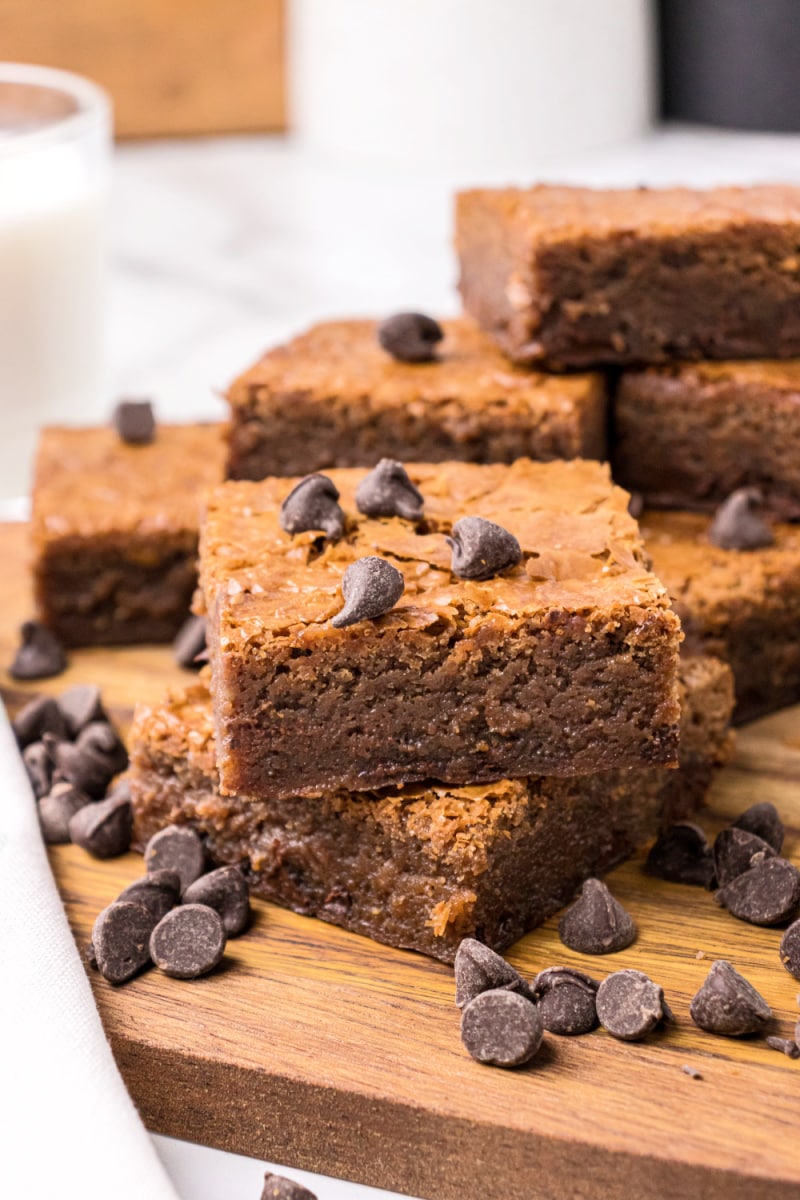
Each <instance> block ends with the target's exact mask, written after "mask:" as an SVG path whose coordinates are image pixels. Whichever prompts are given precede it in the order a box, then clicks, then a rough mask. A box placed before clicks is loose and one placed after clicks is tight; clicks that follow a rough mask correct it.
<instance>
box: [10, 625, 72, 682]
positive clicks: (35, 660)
mask: <svg viewBox="0 0 800 1200" xmlns="http://www.w3.org/2000/svg"><path fill="white" fill-rule="evenodd" d="M19 633H20V645H19V648H18V649H17V652H16V654H15V655H14V661H13V662H12V664H11V666H10V667H9V668H8V673H9V675H11V676H13V678H14V679H49V678H50V677H51V676H53V675H60V674H61V672H62V671H65V670H66V667H67V656H66V654H65V653H64V648H63V646H62V645H61V643H60V642H59V641H58V639H57V638H56V637H55V635H54V634H52V633H51V632H50V630H49V629H45V627H44V625H40V624H39V622H38V621H25V623H24V624H23V625H22V627H21V629H20V631H19Z"/></svg>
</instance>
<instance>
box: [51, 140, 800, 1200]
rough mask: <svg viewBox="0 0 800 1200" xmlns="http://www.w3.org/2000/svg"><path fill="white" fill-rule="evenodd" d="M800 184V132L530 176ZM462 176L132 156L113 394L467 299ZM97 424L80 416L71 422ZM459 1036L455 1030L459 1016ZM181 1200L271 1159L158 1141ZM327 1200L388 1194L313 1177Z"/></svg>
mask: <svg viewBox="0 0 800 1200" xmlns="http://www.w3.org/2000/svg"><path fill="white" fill-rule="evenodd" d="M536 177H538V178H549V179H561V180H565V181H575V182H589V183H611V184H637V183H643V182H649V183H655V184H664V183H672V182H687V183H695V184H699V185H709V184H713V183H717V182H723V181H725V182H738V181H743V182H744V181H755V180H774V179H787V180H794V181H800V138H788V137H758V136H750V135H745V136H740V135H732V134H722V133H710V132H690V131H682V130H672V131H668V132H661V133H658V134H655V135H653V136H652V137H650V138H649V139H647V140H646V141H644V142H639V143H636V144H634V145H631V146H628V147H624V148H622V149H620V150H617V151H613V152H605V153H603V154H601V155H597V156H594V157H593V158H587V159H584V160H582V161H580V162H551V163H549V164H547V165H546V166H536V164H529V165H528V166H527V167H525V168H523V169H521V170H520V172H519V176H518V179H519V180H520V181H521V180H528V179H533V178H536ZM458 182H463V183H474V182H506V181H505V180H491V181H490V180H480V181H479V180H474V179H465V180H453V179H446V178H432V177H430V176H428V177H418V178H413V177H410V176H409V175H408V174H405V175H403V176H398V175H390V174H379V173H377V172H370V173H367V172H364V171H361V172H357V171H355V170H354V169H350V170H344V169H342V168H340V167H336V166H335V165H334V164H331V163H325V162H319V161H314V160H313V159H311V158H309V157H308V156H307V155H305V154H304V153H303V151H302V150H301V149H299V148H297V147H295V146H293V145H291V144H290V143H288V142H284V141H281V140H276V139H268V138H247V139H236V138H232V139H226V140H219V141H193V142H176V143H170V142H164V143H160V144H154V145H131V146H127V147H124V148H122V149H120V150H119V152H118V154H117V158H116V168H115V183H114V196H113V213H112V219H113V271H112V293H111V305H110V330H109V336H110V367H111V372H110V391H109V403H110V399H111V397H112V396H114V395H118V394H120V393H127V394H145V395H152V396H153V397H154V398H155V399H156V401H157V404H158V409H159V412H160V414H161V415H162V416H163V417H169V418H178V419H191V418H193V417H197V416H214V415H220V414H221V413H222V412H223V406H222V403H221V401H220V398H219V392H220V390H221V389H223V388H224V387H225V385H226V383H227V382H228V381H229V380H230V379H231V378H232V377H233V376H234V375H235V374H236V373H237V372H238V371H239V370H241V369H242V368H244V367H245V366H247V365H248V363H249V361H250V360H251V359H253V358H254V357H255V356H256V355H257V354H258V353H260V352H261V351H262V350H263V349H264V348H265V347H266V346H268V345H269V344H270V343H272V342H275V341H278V340H280V339H281V338H283V337H285V336H287V335H288V334H290V333H291V332H292V331H294V330H296V329H298V328H300V327H302V326H304V325H305V324H307V323H309V322H311V321H314V320H316V319H319V318H323V317H327V316H331V315H334V314H342V315H344V314H351V315H352V314H369V313H382V314H385V313H390V312H392V311H396V310H398V309H402V308H409V307H413V308H420V309H423V310H428V311H430V312H433V313H439V314H445V313H447V312H449V311H454V310H455V309H456V306H457V301H456V295H455V292H454V287H453V284H454V280H455V263H454V260H453V256H452V253H451V248H450V208H451V202H450V196H451V192H452V188H453V185H454V184H455V183H458ZM96 416H97V414H92V413H70V414H65V417H67V418H69V419H70V420H72V421H79V420H80V419H81V418H84V419H92V418H94V417H96ZM453 1031H454V1036H457V1035H456V1021H455V1017H454V1023H453ZM156 1142H157V1146H158V1149H159V1153H160V1154H162V1156H163V1159H164V1161H165V1163H166V1165H167V1167H168V1169H169V1170H170V1172H171V1173H172V1175H173V1177H174V1179H175V1182H176V1185H177V1187H178V1189H179V1192H180V1195H181V1196H182V1198H183V1200H218V1198H219V1197H222V1196H226V1197H227V1196H230V1197H237V1198H238V1197H241V1198H242V1200H245V1198H247V1197H251V1198H252V1200H256V1197H257V1196H258V1195H259V1192H260V1181H261V1177H262V1174H263V1170H264V1165H263V1164H260V1163H258V1162H254V1161H252V1160H249V1159H241V1158H237V1157H235V1156H232V1155H223V1154H220V1153H219V1152H215V1151H211V1150H207V1149H201V1148H199V1147H192V1146H188V1145H187V1144H185V1143H181V1142H174V1141H171V1140H169V1139H163V1138H158V1139H156ZM291 1174H292V1175H293V1176H294V1177H296V1178H298V1179H300V1180H302V1181H303V1182H305V1183H306V1184H307V1185H308V1186H310V1187H311V1188H312V1189H313V1190H315V1191H316V1192H317V1194H318V1196H319V1198H320V1200H344V1197H346V1196H347V1197H352V1198H353V1200H356V1198H357V1197H362V1196H363V1197H364V1198H365V1200H366V1197H368V1196H374V1197H377V1196H379V1195H384V1196H385V1195H388V1193H379V1192H375V1191H372V1190H370V1189H362V1188H357V1187H355V1186H354V1185H350V1184H346V1183H341V1182H337V1181H331V1180H322V1179H320V1178H318V1177H316V1178H315V1177H313V1176H307V1175H305V1174H304V1173H302V1172H295V1171H292V1172H291Z"/></svg>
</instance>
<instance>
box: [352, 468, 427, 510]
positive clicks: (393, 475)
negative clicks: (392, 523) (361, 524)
mask: <svg viewBox="0 0 800 1200" xmlns="http://www.w3.org/2000/svg"><path fill="white" fill-rule="evenodd" d="M424 503H425V502H424V500H423V497H422V492H421V491H420V490H419V488H418V487H417V486H416V485H415V484H413V483H412V482H411V480H410V479H409V477H408V471H406V469H405V467H404V466H403V464H402V463H399V462H397V461H396V460H395V459H393V458H382V459H381V461H380V462H379V463H378V465H377V467H375V469H374V470H373V471H370V473H369V475H367V476H366V478H365V479H362V481H361V483H360V484H359V485H358V488H357V489H356V508H357V509H358V511H359V512H360V513H363V514H364V516H365V517H402V518H403V520H404V521H419V519H420V517H421V516H422V509H423V506H424Z"/></svg>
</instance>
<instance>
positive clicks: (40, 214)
mask: <svg viewBox="0 0 800 1200" xmlns="http://www.w3.org/2000/svg"><path fill="white" fill-rule="evenodd" d="M110 161H111V105H110V103H109V100H108V98H107V96H106V95H105V93H104V92H103V91H101V89H100V88H98V87H97V86H96V85H95V84H93V83H90V82H89V81H88V80H86V79H81V78H80V77H79V76H77V75H70V74H68V73H67V72H65V71H55V70H52V69H50V68H48V67H34V66H24V65H22V64H19V63H3V62H0V496H2V497H8V496H15V495H20V494H22V493H24V492H26V491H27V490H28V488H29V484H30V471H31V463H32V456H33V450H34V446H35V441H36V432H37V429H38V427H39V426H40V425H41V424H44V423H53V422H56V423H59V422H60V423H64V424H79V423H80V422H81V421H82V420H91V419H96V418H97V415H98V413H99V411H100V408H101V406H102V405H103V403H104V393H105V380H104V375H105V371H104V361H103V360H104V355H103V348H104V341H105V339H104V332H103V318H104V308H105V294H104V293H105V281H106V209H107V204H106V200H107V193H108V182H109V174H110V171H109V168H110Z"/></svg>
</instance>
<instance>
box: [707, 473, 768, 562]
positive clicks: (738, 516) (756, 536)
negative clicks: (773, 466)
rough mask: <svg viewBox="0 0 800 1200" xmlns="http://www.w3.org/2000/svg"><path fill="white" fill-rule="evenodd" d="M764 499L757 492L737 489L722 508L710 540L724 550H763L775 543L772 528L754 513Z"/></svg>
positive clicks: (711, 528)
mask: <svg viewBox="0 0 800 1200" xmlns="http://www.w3.org/2000/svg"><path fill="white" fill-rule="evenodd" d="M760 499H761V496H760V494H759V493H758V492H757V491H756V490H755V489H753V488H737V490H736V491H735V492H731V494H730V496H728V498H727V500H724V501H723V502H722V504H720V506H719V508H718V509H717V511H716V513H715V514H714V520H713V521H712V522H711V527H710V528H709V531H708V540H709V541H710V542H711V544H712V546H719V547H720V549H722V550H759V549H761V548H762V547H763V546H771V545H772V544H773V542H774V541H775V538H774V537H773V535H772V530H771V529H770V527H769V525H767V524H766V522H765V521H763V520H762V518H761V517H760V516H759V515H758V513H757V512H755V511H754V505H756V504H757V503H758V502H759V501H760Z"/></svg>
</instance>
